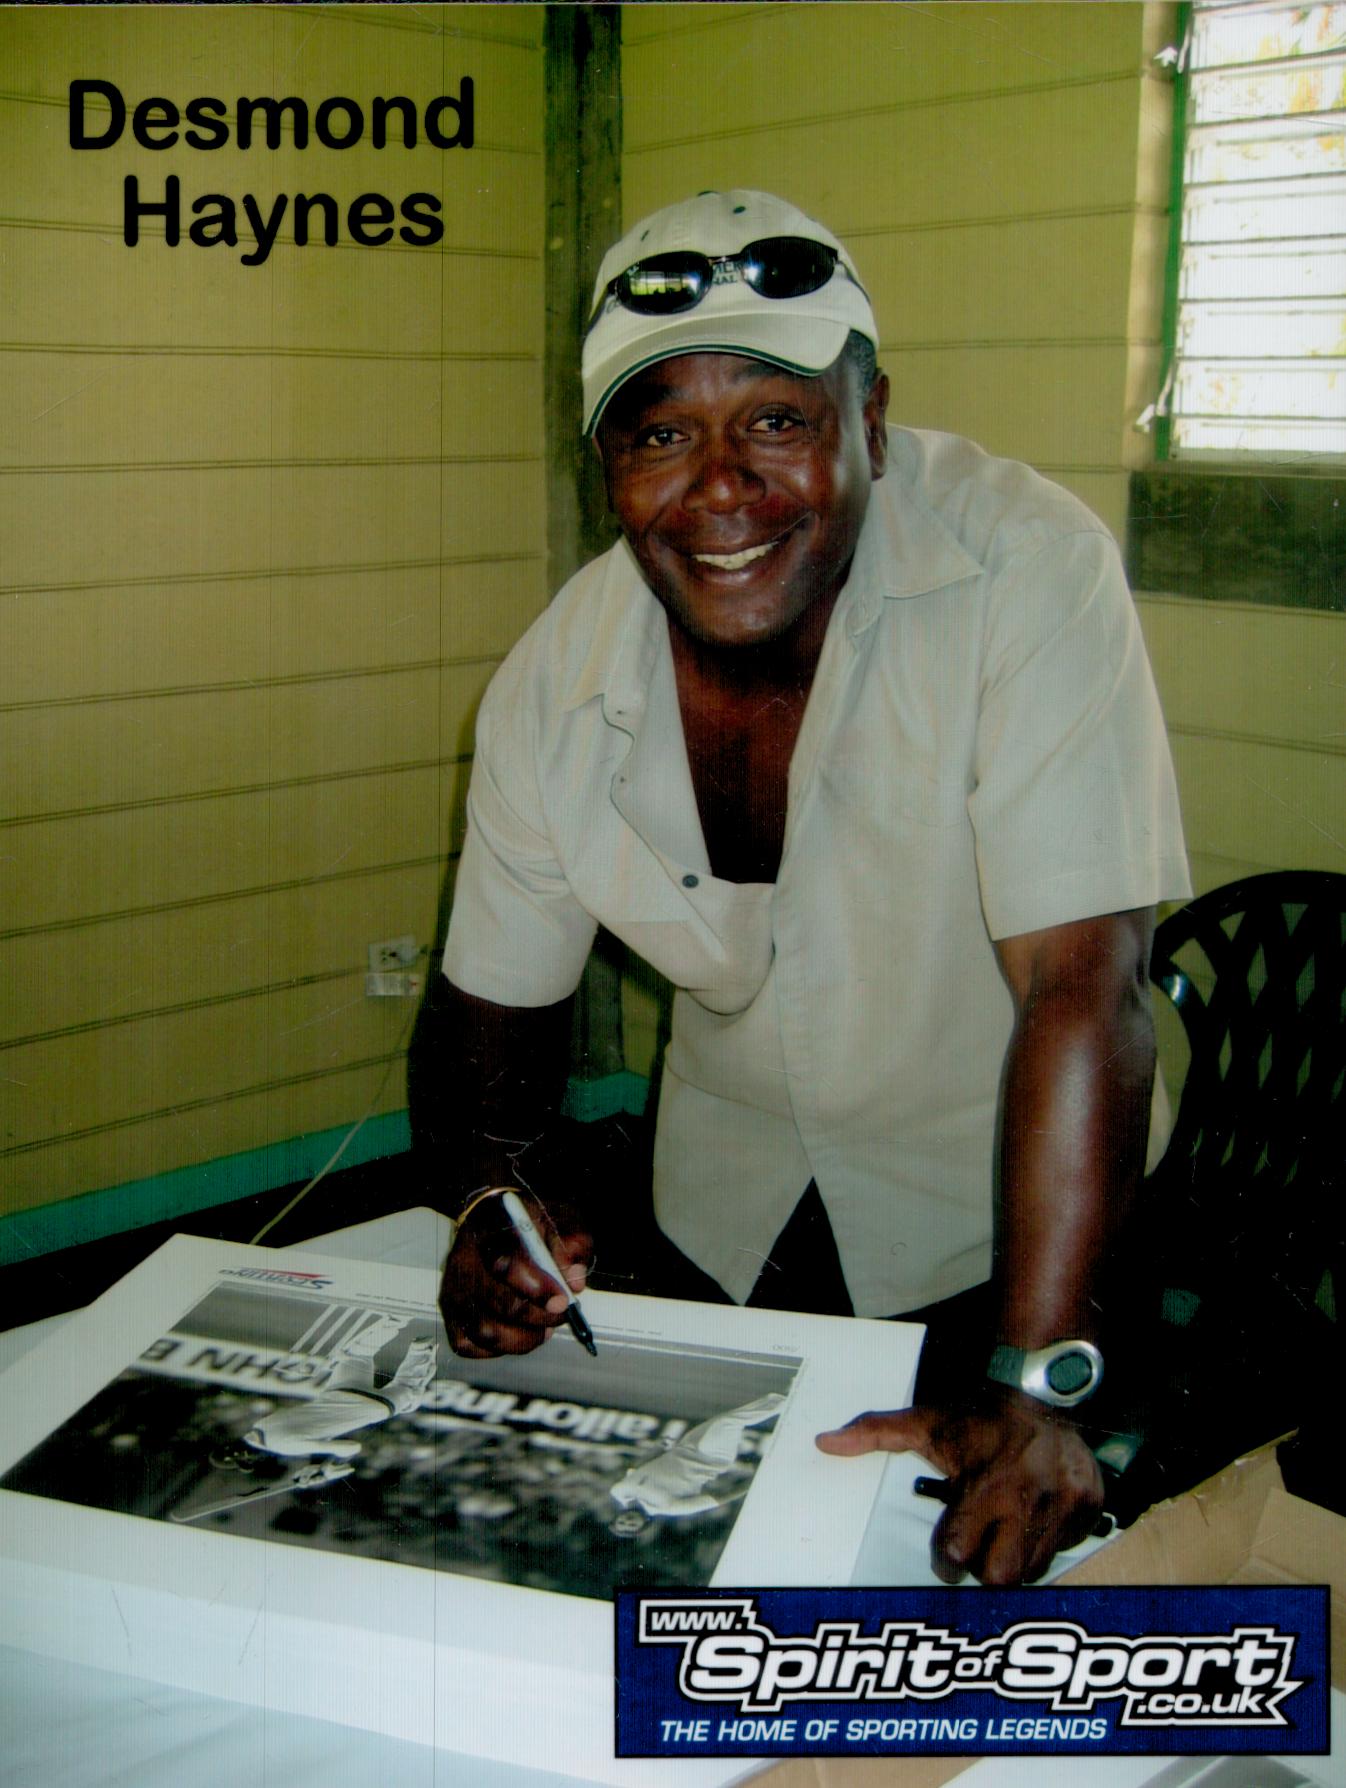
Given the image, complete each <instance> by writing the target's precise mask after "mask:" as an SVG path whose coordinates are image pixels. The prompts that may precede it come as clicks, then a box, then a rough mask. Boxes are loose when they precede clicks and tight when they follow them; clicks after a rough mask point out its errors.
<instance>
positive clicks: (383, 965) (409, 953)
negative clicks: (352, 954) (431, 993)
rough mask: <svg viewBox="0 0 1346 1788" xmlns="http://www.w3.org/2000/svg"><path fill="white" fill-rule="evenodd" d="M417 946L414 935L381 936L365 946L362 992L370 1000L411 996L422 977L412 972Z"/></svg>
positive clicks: (419, 986)
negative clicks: (379, 941)
mask: <svg viewBox="0 0 1346 1788" xmlns="http://www.w3.org/2000/svg"><path fill="white" fill-rule="evenodd" d="M420 954H421V947H420V945H419V944H418V943H417V942H416V940H415V938H414V937H411V936H410V935H408V936H406V937H390V938H384V939H383V941H382V942H381V943H377V944H371V945H370V946H369V972H368V974H367V975H366V976H365V993H366V995H367V996H368V998H370V999H374V1000H390V999H391V1000H405V999H411V998H412V997H413V996H414V995H416V994H418V993H419V992H420V991H421V988H422V987H423V986H424V985H425V978H424V976H423V975H420V974H413V973H412V972H411V971H412V970H413V969H414V967H415V965H416V963H417V961H418V960H419V958H420Z"/></svg>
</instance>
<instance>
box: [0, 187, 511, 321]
mask: <svg viewBox="0 0 1346 1788" xmlns="http://www.w3.org/2000/svg"><path fill="white" fill-rule="evenodd" d="M541 229H542V210H541V202H540V193H539V203H538V206H537V209H536V211H535V212H534V213H533V214H531V215H530V216H529V217H527V218H521V219H520V220H519V234H520V238H521V239H522V240H525V241H527V240H530V239H531V240H532V241H534V242H536V241H537V240H538V239H539V236H540V232H541ZM168 289H171V293H172V298H171V302H170V301H168V300H167V299H166V296H165V294H166V290H168ZM0 316H3V317H4V319H5V320H4V322H3V323H0V331H2V332H3V339H0V346H5V345H12V344H19V345H22V346H41V345H47V344H52V345H58V346H80V347H95V348H107V347H112V348H115V349H116V350H117V351H120V352H131V353H135V352H138V351H140V350H142V349H156V350H157V349H166V350H168V351H174V350H177V349H182V348H191V349H199V348H202V347H205V348H212V347H224V348H229V349H255V350H258V351H261V352H266V351H268V350H272V349H277V350H282V351H285V352H302V353H305V354H324V353H326V354H343V353H352V352H355V353H358V352H361V351H364V352H372V353H375V354H378V355H383V354H386V353H415V354H437V353H453V354H458V355H463V354H467V355H480V354H499V353H509V354H515V355H518V354H524V355H531V356H534V357H537V356H539V355H540V354H541V352H542V281H541V261H540V259H539V260H537V261H532V260H499V259H492V258H490V257H482V256H473V255H471V254H469V253H463V254H453V253H443V252H441V251H440V250H439V249H433V248H422V249H406V250H388V251H381V250H378V249H349V250H347V249H342V250H337V249H326V248H321V247H311V248H294V247H287V246H286V245H285V244H279V245H278V246H277V247H276V248H275V249H274V250H273V251H272V254H271V256H270V258H269V259H268V260H267V261H266V262H265V263H264V264H263V265H262V266H260V267H244V266H243V265H242V264H241V262H239V261H238V260H237V259H228V260H225V259H221V258H220V257H219V254H218V251H212V250H210V249H203V248H196V247H194V246H192V245H191V244H190V243H187V244H183V245H180V246H179V247H177V248H169V247H167V246H166V245H165V244H164V243H163V242H153V241H149V240H143V241H142V242H141V244H140V246H139V247H138V248H127V247H126V245H125V244H124V243H123V242H122V239H121V236H120V234H117V235H115V236H111V235H95V234H91V233H89V232H86V231H69V230H46V229H27V228H21V227H17V226H13V225H6V226H0ZM372 319H377V324H378V326H377V328H372V327H371V320H372Z"/></svg>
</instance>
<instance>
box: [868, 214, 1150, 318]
mask: <svg viewBox="0 0 1346 1788" xmlns="http://www.w3.org/2000/svg"><path fill="white" fill-rule="evenodd" d="M1133 228H1134V224H1133V219H1132V217H1131V216H1130V215H1129V214H1127V213H1117V214H1115V215H1112V216H1107V217H1057V218H1046V219H1032V218H1028V219H1023V220H1021V221H1018V222H1014V223H1003V224H1001V223H996V224H982V225H975V226H968V227H960V228H954V229H948V230H934V231H929V232H911V233H909V232H904V231H901V230H898V231H894V232H893V233H892V234H891V235H884V236H875V237H872V238H871V239H870V240H868V241H867V242H865V243H864V244H863V245H862V247H860V248H857V251H856V252H857V254H859V256H860V261H861V268H862V271H863V273H864V275H865V277H866V279H867V281H870V282H872V286H873V290H874V292H875V302H876V311H877V315H878V321H879V329H880V332H881V334H882V337H883V340H884V342H885V344H886V343H888V342H889V341H892V342H896V343H899V344H905V343H908V342H910V343H916V344H920V345H925V344H928V343H936V342H940V343H944V342H946V343H949V344H956V343H960V342H1016V341H1037V340H1042V339H1045V340H1051V341H1058V342H1066V341H1071V340H1084V341H1092V340H1097V339H1099V338H1100V337H1101V338H1104V339H1106V340H1109V341H1115V342H1116V343H1117V344H1118V345H1125V343H1126V339H1127V335H1126V332H1127V313H1128V272H1129V269H1130V265H1131V245H1132V236H1133Z"/></svg>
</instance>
